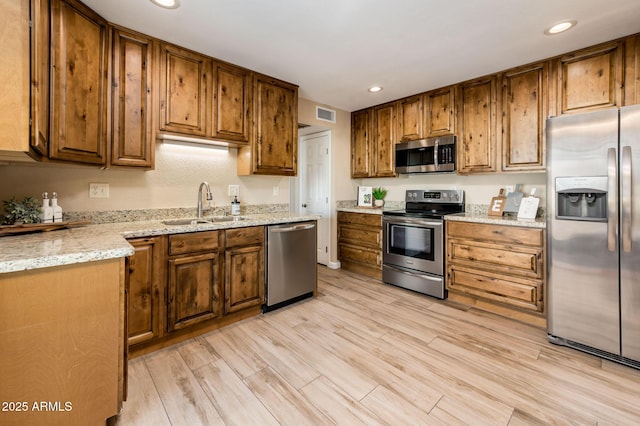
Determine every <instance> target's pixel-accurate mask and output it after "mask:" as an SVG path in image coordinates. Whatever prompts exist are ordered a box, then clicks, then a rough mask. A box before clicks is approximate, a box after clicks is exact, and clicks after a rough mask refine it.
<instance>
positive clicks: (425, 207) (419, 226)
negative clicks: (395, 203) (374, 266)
mask: <svg viewBox="0 0 640 426" xmlns="http://www.w3.org/2000/svg"><path fill="white" fill-rule="evenodd" d="M463 211H464V191H459V190H438V191H429V190H408V191H407V192H406V194H405V209H404V210H391V211H384V212H383V213H382V227H383V232H382V280H383V281H384V282H385V283H388V284H393V285H396V286H399V287H403V288H407V289H409V290H413V291H417V292H420V293H424V294H427V295H429V296H433V297H437V298H439V299H445V298H446V297H447V293H446V289H445V280H444V259H445V252H444V250H445V248H444V226H445V224H444V219H443V216H444V215H446V214H450V213H460V212H463Z"/></svg>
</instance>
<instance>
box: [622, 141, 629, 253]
mask: <svg viewBox="0 0 640 426" xmlns="http://www.w3.org/2000/svg"><path fill="white" fill-rule="evenodd" d="M620 168H621V169H622V170H620V173H621V176H620V177H621V179H620V181H621V182H620V192H621V194H620V201H621V202H620V209H621V210H622V211H621V212H620V213H621V219H620V220H621V222H622V223H621V224H620V227H621V230H620V233H621V237H622V250H623V251H624V252H626V253H631V147H630V146H625V147H623V148H622V161H621V165H620Z"/></svg>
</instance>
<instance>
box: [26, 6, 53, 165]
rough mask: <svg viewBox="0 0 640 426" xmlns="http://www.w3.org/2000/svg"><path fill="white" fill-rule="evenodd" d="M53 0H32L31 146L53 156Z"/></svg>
mask: <svg viewBox="0 0 640 426" xmlns="http://www.w3.org/2000/svg"><path fill="white" fill-rule="evenodd" d="M50 17H51V15H50V10H49V0H31V135H30V144H31V148H33V150H35V151H36V152H37V153H38V154H40V155H42V156H44V157H47V156H48V155H49V68H50V66H49V65H50V63H49V49H50V45H51V40H50V28H51V19H50Z"/></svg>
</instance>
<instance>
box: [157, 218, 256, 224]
mask: <svg viewBox="0 0 640 426" xmlns="http://www.w3.org/2000/svg"><path fill="white" fill-rule="evenodd" d="M240 220H247V219H246V218H244V217H241V216H217V217H209V218H206V219H204V218H202V219H173V220H163V221H162V223H164V224H165V225H173V226H180V225H199V224H207V223H216V222H237V221H240Z"/></svg>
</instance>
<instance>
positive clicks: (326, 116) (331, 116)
mask: <svg viewBox="0 0 640 426" xmlns="http://www.w3.org/2000/svg"><path fill="white" fill-rule="evenodd" d="M316 119H318V120H321V121H328V122H329V123H335V122H336V112H335V111H334V110H331V109H327V108H322V107H319V106H317V105H316Z"/></svg>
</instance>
